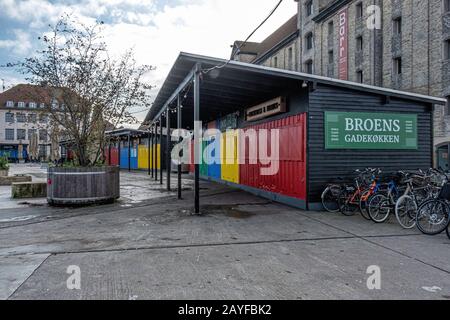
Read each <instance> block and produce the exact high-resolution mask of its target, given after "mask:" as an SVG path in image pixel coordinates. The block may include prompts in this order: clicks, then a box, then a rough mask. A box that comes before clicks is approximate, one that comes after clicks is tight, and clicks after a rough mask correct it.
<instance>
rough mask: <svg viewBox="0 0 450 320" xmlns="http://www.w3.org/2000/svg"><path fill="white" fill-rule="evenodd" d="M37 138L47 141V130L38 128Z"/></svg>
mask: <svg viewBox="0 0 450 320" xmlns="http://www.w3.org/2000/svg"><path fill="white" fill-rule="evenodd" d="M39 140H40V141H43V142H47V141H48V134H47V130H45V129H40V130H39Z"/></svg>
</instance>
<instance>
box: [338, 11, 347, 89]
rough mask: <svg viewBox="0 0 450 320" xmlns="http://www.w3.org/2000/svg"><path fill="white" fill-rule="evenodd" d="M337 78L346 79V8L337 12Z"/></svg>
mask: <svg viewBox="0 0 450 320" xmlns="http://www.w3.org/2000/svg"><path fill="white" fill-rule="evenodd" d="M339 79H341V80H348V8H344V9H343V10H342V11H340V12H339Z"/></svg>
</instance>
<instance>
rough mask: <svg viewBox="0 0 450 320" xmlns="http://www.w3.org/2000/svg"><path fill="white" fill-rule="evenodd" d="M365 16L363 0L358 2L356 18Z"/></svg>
mask: <svg viewBox="0 0 450 320" xmlns="http://www.w3.org/2000/svg"><path fill="white" fill-rule="evenodd" d="M362 18H363V4H362V2H360V3H357V4H356V19H357V20H360V19H362Z"/></svg>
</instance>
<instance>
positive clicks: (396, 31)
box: [394, 17, 402, 34]
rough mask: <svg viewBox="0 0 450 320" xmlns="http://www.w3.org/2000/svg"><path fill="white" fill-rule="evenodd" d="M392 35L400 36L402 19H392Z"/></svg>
mask: <svg viewBox="0 0 450 320" xmlns="http://www.w3.org/2000/svg"><path fill="white" fill-rule="evenodd" d="M394 34H402V18H401V17H398V18H396V19H394Z"/></svg>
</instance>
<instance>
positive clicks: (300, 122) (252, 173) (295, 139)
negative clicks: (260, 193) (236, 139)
mask: <svg viewBox="0 0 450 320" xmlns="http://www.w3.org/2000/svg"><path fill="white" fill-rule="evenodd" d="M251 129H253V130H255V131H256V133H257V136H258V138H257V140H258V141H257V143H256V145H257V147H256V151H257V152H258V157H257V158H259V149H258V148H259V146H260V141H259V140H260V139H259V132H260V130H261V129H266V130H268V134H267V138H268V139H267V153H268V154H269V155H271V152H272V150H271V147H270V146H271V138H270V137H271V133H270V130H272V129H278V130H279V138H280V141H279V161H277V162H278V168H279V170H278V172H277V173H276V174H274V175H262V174H261V169H262V168H268V167H269V165H263V164H261V162H267V161H268V159H264V158H263V159H254V157H251V155H250V153H249V150H250V149H249V148H250V144H249V139H245V141H243V139H244V135H241V141H240V145H241V147H242V148H244V147H245V149H241V152H244V150H245V151H246V152H245V153H243V154H245V156H243V160H245V164H241V165H240V183H241V184H242V185H246V186H249V187H253V188H257V189H261V190H265V191H269V192H273V193H276V194H281V195H285V196H289V197H293V198H296V199H300V200H306V156H305V155H306V114H300V115H296V116H291V117H287V118H284V119H280V120H275V121H270V122H266V123H263V124H259V125H255V126H251V127H248V128H245V129H243V130H244V133H245V132H247V131H248V130H251ZM250 160H252V161H253V162H255V161H256V162H257V164H250V163H251V161H250ZM272 165H273V164H272Z"/></svg>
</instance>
